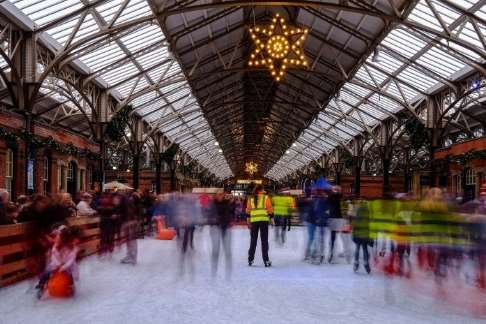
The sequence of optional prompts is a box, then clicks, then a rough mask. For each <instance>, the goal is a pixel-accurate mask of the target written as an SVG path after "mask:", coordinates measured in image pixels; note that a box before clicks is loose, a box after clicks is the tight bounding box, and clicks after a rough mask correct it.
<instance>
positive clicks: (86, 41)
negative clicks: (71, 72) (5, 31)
mask: <svg viewBox="0 0 486 324" xmlns="http://www.w3.org/2000/svg"><path fill="white" fill-rule="evenodd" d="M11 2H12V3H13V4H14V5H15V6H16V7H17V8H18V9H20V10H21V11H22V12H23V13H24V14H25V15H27V16H28V17H29V18H30V19H31V20H32V21H33V22H34V23H35V25H36V29H39V30H42V31H44V32H46V33H47V34H49V36H51V37H52V39H53V40H54V42H55V43H56V44H55V45H56V46H55V47H56V48H58V49H59V51H60V52H61V51H65V50H68V51H70V53H72V54H71V57H72V59H78V60H79V61H80V62H82V64H84V65H85V66H86V67H87V68H88V70H89V77H90V78H91V79H97V80H102V81H104V82H105V83H106V84H107V85H108V89H109V91H110V92H111V94H112V95H113V96H114V97H115V98H117V99H118V100H119V102H120V104H123V105H126V104H130V105H132V107H133V108H134V110H135V113H137V114H138V115H140V116H141V117H142V118H144V119H145V120H146V121H147V122H148V123H149V124H150V125H151V127H152V128H154V129H157V130H160V131H161V132H162V133H163V134H164V135H166V136H167V137H168V138H169V139H170V140H171V141H174V142H176V143H178V144H180V147H181V149H182V150H183V151H185V152H186V153H187V154H189V155H190V156H191V157H192V158H194V159H196V160H198V161H199V162H200V163H201V165H203V166H204V167H205V168H207V169H208V170H209V171H210V172H212V173H214V174H215V175H216V176H218V177H220V178H222V179H225V178H228V177H231V176H232V172H231V170H230V168H229V166H228V164H227V162H226V159H225V157H224V155H223V154H222V153H221V152H220V150H219V148H218V147H217V146H215V145H214V143H215V142H216V139H215V137H214V136H213V134H212V132H211V129H210V127H209V124H208V122H207V121H206V119H205V118H204V116H203V113H202V110H201V108H200V107H199V104H198V102H197V100H196V99H195V98H194V96H193V94H192V91H191V89H190V87H189V85H188V83H187V81H186V78H185V76H184V74H183V72H182V70H181V68H180V66H179V64H178V63H177V61H176V60H175V59H174V58H173V57H172V56H171V54H170V53H169V50H168V44H167V42H166V41H165V37H164V34H163V33H162V31H161V29H160V27H159V25H158V24H157V23H156V20H155V17H154V15H153V13H152V11H151V9H150V6H149V4H148V2H147V0H111V1H110V0H104V1H103V0H97V1H88V0H62V1H60V0H13V1H11ZM129 25H130V27H126V26H129ZM110 30H113V32H112V33H110ZM102 36H104V37H108V39H103V40H105V41H97V40H99V37H102ZM0 64H2V62H1V61H0ZM57 83H58V82H57ZM57 83H55V82H54V83H53V82H51V83H49V86H55V85H56V84H57ZM55 93H57V92H53V93H52V95H53V97H55V96H59V95H58V94H55ZM69 107H73V106H69ZM73 108H75V107H73Z"/></svg>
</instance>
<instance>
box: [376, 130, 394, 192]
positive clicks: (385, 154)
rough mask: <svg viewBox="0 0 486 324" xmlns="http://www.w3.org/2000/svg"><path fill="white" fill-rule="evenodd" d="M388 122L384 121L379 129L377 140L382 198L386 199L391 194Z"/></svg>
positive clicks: (389, 131) (390, 146)
mask: <svg viewBox="0 0 486 324" xmlns="http://www.w3.org/2000/svg"><path fill="white" fill-rule="evenodd" d="M390 133H391V125H390V122H388V121H385V122H383V123H382V125H381V128H380V136H379V138H378V140H379V145H380V153H381V164H382V171H383V196H384V197H386V196H387V195H389V194H390V193H391V185H390V166H391V155H392V152H393V147H392V138H391V134H390Z"/></svg>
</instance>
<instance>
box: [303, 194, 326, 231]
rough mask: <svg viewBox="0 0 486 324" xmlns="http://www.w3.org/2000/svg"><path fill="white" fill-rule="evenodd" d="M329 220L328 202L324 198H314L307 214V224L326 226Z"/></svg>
mask: <svg viewBox="0 0 486 324" xmlns="http://www.w3.org/2000/svg"><path fill="white" fill-rule="evenodd" d="M328 219H329V202H328V201H327V198H326V197H314V198H313V199H312V208H311V210H310V212H309V214H308V220H307V221H308V222H309V223H311V224H315V225H317V226H327V221H328Z"/></svg>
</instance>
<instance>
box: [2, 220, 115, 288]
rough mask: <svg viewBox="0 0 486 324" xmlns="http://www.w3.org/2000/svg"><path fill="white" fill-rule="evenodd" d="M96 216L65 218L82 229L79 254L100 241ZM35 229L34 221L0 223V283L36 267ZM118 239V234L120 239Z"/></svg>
mask: <svg viewBox="0 0 486 324" xmlns="http://www.w3.org/2000/svg"><path fill="white" fill-rule="evenodd" d="M99 222H100V219H99V217H79V218H70V219H68V224H69V225H77V226H79V227H80V228H81V230H82V237H81V243H80V245H79V250H80V254H79V257H86V256H88V255H91V254H94V253H96V252H97V251H98V249H99V245H100V228H99ZM37 235H38V234H37V231H36V227H35V224H33V223H22V224H15V225H2V226H0V287H4V286H7V285H9V284H12V283H14V282H17V281H20V280H23V279H25V278H28V277H30V276H33V275H34V274H35V273H36V272H37V271H39V269H37V268H38V264H39V262H38V261H39V260H40V257H41V256H40V255H39V253H40V251H38V248H37V249H36V246H38V245H37V244H36V239H37V237H36V236H37ZM118 243H122V238H121V239H120V242H118Z"/></svg>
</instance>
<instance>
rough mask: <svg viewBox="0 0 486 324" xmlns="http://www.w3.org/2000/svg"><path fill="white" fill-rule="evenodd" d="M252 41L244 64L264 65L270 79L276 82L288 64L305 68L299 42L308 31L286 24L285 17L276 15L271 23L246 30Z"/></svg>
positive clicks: (305, 63)
mask: <svg viewBox="0 0 486 324" xmlns="http://www.w3.org/2000/svg"><path fill="white" fill-rule="evenodd" d="M249 31H250V36H251V38H252V39H253V42H254V43H255V48H254V49H253V51H252V53H251V55H250V60H249V61H248V65H249V66H250V67H256V68H258V67H266V68H268V69H269V70H270V73H271V74H272V76H273V78H274V79H275V80H276V81H280V80H281V79H282V78H283V76H284V74H285V70H287V69H288V68H289V67H301V66H304V67H307V66H308V65H309V63H308V62H307V59H306V57H305V56H304V50H303V47H302V46H303V44H304V42H305V40H306V38H307V34H308V33H309V30H308V29H307V28H294V27H289V26H287V24H286V22H285V19H284V18H282V17H280V15H279V14H276V15H275V17H274V18H273V19H272V24H271V25H269V26H266V27H263V26H256V27H252V28H250V29H249Z"/></svg>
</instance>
